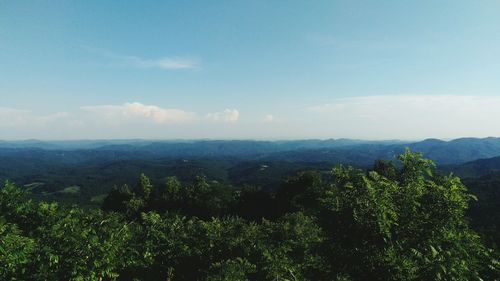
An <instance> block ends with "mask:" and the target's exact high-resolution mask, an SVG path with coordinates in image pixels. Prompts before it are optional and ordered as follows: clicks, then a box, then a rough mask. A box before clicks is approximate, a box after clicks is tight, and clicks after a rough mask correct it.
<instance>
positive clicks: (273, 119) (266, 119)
mask: <svg viewBox="0 0 500 281" xmlns="http://www.w3.org/2000/svg"><path fill="white" fill-rule="evenodd" d="M263 121H264V122H265V123H272V122H276V117H274V115H272V114H267V115H266V116H264V119H263Z"/></svg>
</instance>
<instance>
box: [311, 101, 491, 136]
mask: <svg viewBox="0 0 500 281" xmlns="http://www.w3.org/2000/svg"><path fill="white" fill-rule="evenodd" d="M499 108H500V97H493V96H456V95H400V96H396V95H393V96H367V97H353V98H342V99H334V100H332V101H331V102H329V103H325V104H319V105H314V106H310V107H307V109H306V111H308V112H310V113H315V114H317V115H318V116H317V117H319V118H321V119H322V120H323V122H324V123H326V124H329V126H330V127H331V128H330V130H331V131H332V132H336V133H338V134H339V133H341V134H340V135H343V136H349V137H365V138H366V137H370V136H371V137H372V138H373V137H374V136H377V137H378V138H422V137H443V138H446V137H450V138H452V137H460V136H490V135H498V134H500V129H497V128H499V127H498V125H497V124H496V123H497V120H500V110H498V109H499Z"/></svg>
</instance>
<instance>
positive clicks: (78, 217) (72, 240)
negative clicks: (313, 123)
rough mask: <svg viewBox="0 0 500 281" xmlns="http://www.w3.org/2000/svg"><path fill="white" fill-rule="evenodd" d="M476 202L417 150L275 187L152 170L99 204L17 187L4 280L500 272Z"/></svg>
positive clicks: (0, 239) (4, 191) (475, 276)
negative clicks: (473, 208)
mask: <svg viewBox="0 0 500 281" xmlns="http://www.w3.org/2000/svg"><path fill="white" fill-rule="evenodd" d="M475 200H476V198H475V196H473V195H471V194H470V193H469V192H468V191H467V188H466V187H465V186H464V185H463V184H462V182H461V181H460V179H459V178H457V177H455V176H453V175H450V176H445V175H442V174H440V173H438V172H436V171H435V165H434V163H433V162H432V161H430V160H427V159H424V158H422V156H421V155H420V154H413V153H410V152H409V150H408V151H406V152H405V153H404V154H402V155H400V156H399V157H398V162H397V163H395V164H393V163H391V162H387V161H377V162H376V163H375V165H374V166H373V168H371V169H368V170H367V171H366V170H361V169H356V168H353V167H350V166H336V167H335V168H333V169H330V171H329V172H328V173H325V172H317V171H309V172H299V173H297V174H295V175H294V176H292V177H289V178H288V179H287V180H286V181H284V182H283V183H282V184H281V185H280V186H279V188H277V189H276V190H274V191H264V190H260V189H258V188H253V187H245V188H234V187H231V186H228V185H226V184H223V183H220V182H218V181H214V180H210V179H208V178H206V177H194V178H193V179H192V180H191V181H190V182H181V181H179V180H178V179H177V178H176V177H167V178H166V179H165V180H164V181H163V182H161V183H152V182H151V181H150V179H149V178H148V177H146V176H145V175H142V176H140V178H139V180H138V181H137V182H136V183H135V184H133V185H120V186H119V187H115V188H113V189H112V190H111V191H110V193H109V194H108V195H107V196H106V197H105V199H104V200H103V204H102V207H101V209H82V208H81V207H78V206H76V205H75V206H67V205H66V206H60V205H58V204H57V203H48V202H43V201H42V202H40V201H32V200H30V199H29V197H28V196H27V194H26V193H25V191H24V189H21V188H19V187H17V186H15V185H14V184H12V183H9V182H7V183H6V184H5V185H4V187H3V188H1V189H0V214H1V217H0V250H1V251H0V265H2V266H0V279H2V280H228V281H229V280H500V263H499V252H498V250H494V244H492V243H491V241H492V240H489V241H487V239H486V240H485V239H483V238H484V237H481V236H480V235H479V234H478V233H477V232H476V231H474V230H472V229H471V227H470V223H469V219H467V218H466V212H467V210H468V207H469V205H470V204H471V203H472V202H474V201H475ZM474 220H475V217H474V218H473V219H472V224H474V223H475V222H474Z"/></svg>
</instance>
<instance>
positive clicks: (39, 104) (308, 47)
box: [0, 0, 500, 140]
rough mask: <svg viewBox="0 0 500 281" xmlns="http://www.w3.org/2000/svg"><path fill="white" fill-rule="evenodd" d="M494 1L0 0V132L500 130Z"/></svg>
mask: <svg viewBox="0 0 500 281" xmlns="http://www.w3.org/2000/svg"><path fill="white" fill-rule="evenodd" d="M499 14H500V1H496V0H491V1H483V0H475V1H469V0H448V1H447V0H443V1H425V0H424V1H422V0H419V1H396V0H393V1H384V0H381V1H371V0H370V1H350V0H349V1H348V0H346V1H335V0H327V1H320V0H315V1H294V0H286V1H285V0H273V1H269V0H265V1H259V0H252V1H239V0H231V1H222V0H220V1H147V0H145V1H98V0H85V1H70V0H67V1H57V0H54V1H49V0H36V1H16V0H10V1H9V0H0V139H3V140H20V139H46V140H57V139H128V138H144V139H205V138H210V139H309V138H355V139H371V140H378V139H412V140H416V139H425V138H431V137H432V138H443V139H450V138H457V137H487V136H500V125H499V124H500V122H499V120H500V79H499V77H500V48H499V46H500V17H499V16H498V15H499Z"/></svg>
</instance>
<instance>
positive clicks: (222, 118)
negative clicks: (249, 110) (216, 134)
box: [205, 108, 240, 123]
mask: <svg viewBox="0 0 500 281" xmlns="http://www.w3.org/2000/svg"><path fill="white" fill-rule="evenodd" d="M205 117H206V118H207V119H208V120H211V121H213V122H226V123H236V122H238V120H239V119H240V112H239V111H238V110H236V109H229V108H226V109H225V110H224V111H220V112H213V113H208V114H207V115H206V116H205Z"/></svg>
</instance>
